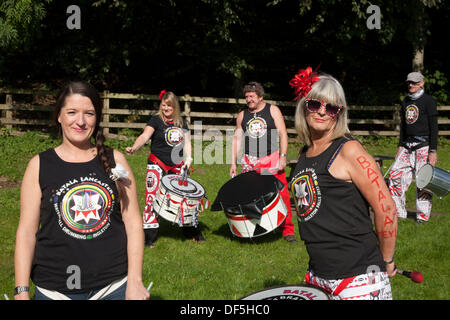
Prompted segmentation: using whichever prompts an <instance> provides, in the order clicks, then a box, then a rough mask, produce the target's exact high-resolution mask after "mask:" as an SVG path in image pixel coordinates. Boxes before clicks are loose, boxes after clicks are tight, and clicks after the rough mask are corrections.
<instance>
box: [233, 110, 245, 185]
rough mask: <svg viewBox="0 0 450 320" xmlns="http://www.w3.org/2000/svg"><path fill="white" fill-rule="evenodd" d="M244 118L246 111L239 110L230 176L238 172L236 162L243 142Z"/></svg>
mask: <svg viewBox="0 0 450 320" xmlns="http://www.w3.org/2000/svg"><path fill="white" fill-rule="evenodd" d="M243 118H244V112H243V111H241V112H239V114H238V116H237V118H236V130H235V132H234V136H233V143H232V146H231V166H230V177H233V176H235V175H236V174H237V170H236V163H237V156H238V153H239V150H240V149H241V143H242V119H243Z"/></svg>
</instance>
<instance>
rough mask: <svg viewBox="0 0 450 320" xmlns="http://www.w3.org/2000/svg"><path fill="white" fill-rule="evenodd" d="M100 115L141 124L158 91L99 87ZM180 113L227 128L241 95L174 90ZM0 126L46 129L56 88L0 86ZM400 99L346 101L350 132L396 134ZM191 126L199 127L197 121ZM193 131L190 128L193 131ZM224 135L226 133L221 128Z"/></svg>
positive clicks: (290, 120) (290, 107) (446, 112)
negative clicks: (178, 93) (389, 103)
mask: <svg viewBox="0 0 450 320" xmlns="http://www.w3.org/2000/svg"><path fill="white" fill-rule="evenodd" d="M101 97H102V99H103V102H104V110H103V119H102V122H101V125H102V127H103V128H104V132H105V134H106V135H107V136H108V137H120V136H121V135H122V134H123V133H124V130H125V131H126V130H130V129H131V130H134V131H136V134H138V132H140V130H139V129H142V128H144V127H145V125H146V122H147V120H148V118H149V115H151V114H155V113H156V112H157V110H158V108H159V97H158V96H157V95H148V94H128V93H112V92H108V91H103V92H102V93H101ZM178 98H179V101H180V106H181V109H182V110H181V111H182V115H183V116H184V117H185V119H186V120H187V122H188V124H189V125H190V128H191V129H192V128H193V125H194V124H196V123H197V124H198V123H199V122H197V121H201V130H202V134H205V133H210V134H211V133H212V135H214V136H215V137H217V132H218V131H219V132H222V133H224V132H225V133H226V132H229V130H234V127H235V119H236V116H237V113H238V112H239V110H241V109H242V108H245V105H246V104H245V99H235V98H213V97H194V96H190V95H188V94H186V95H184V96H179V97H178ZM2 100H3V101H4V103H1V104H0V110H1V117H0V128H6V129H11V130H18V131H23V130H28V129H30V130H43V131H45V130H48V128H49V127H51V126H52V125H53V122H52V120H51V118H52V114H53V105H54V100H55V92H49V91H33V90H17V89H16V90H10V89H2V88H0V102H1V101H2ZM266 101H267V102H269V103H272V104H275V105H277V106H279V107H280V109H281V111H282V112H283V115H284V117H285V121H286V127H287V130H288V133H289V136H290V138H291V139H293V138H294V137H295V133H296V132H295V129H294V113H295V103H294V102H287V101H273V100H266ZM438 111H439V120H438V123H439V135H440V136H450V120H449V119H450V106H439V107H438ZM399 123H400V118H399V105H394V106H349V126H350V130H351V132H352V134H354V135H361V136H367V135H382V136H398V132H399ZM196 128H199V126H197V127H196ZM196 133H197V134H198V131H197V130H195V131H194V138H195V137H196V136H195V134H196ZM225 136H226V134H225Z"/></svg>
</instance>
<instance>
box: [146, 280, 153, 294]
mask: <svg viewBox="0 0 450 320" xmlns="http://www.w3.org/2000/svg"><path fill="white" fill-rule="evenodd" d="M152 286H153V281H151V282H150V284H149V285H148V287H147V291H148V292H150V289H151V288H152Z"/></svg>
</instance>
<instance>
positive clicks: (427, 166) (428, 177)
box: [416, 163, 434, 189]
mask: <svg viewBox="0 0 450 320" xmlns="http://www.w3.org/2000/svg"><path fill="white" fill-rule="evenodd" d="M429 170H431V174H430V175H426V176H425V177H422V176H423V175H425V173H428V172H429ZM422 173H423V174H422ZM433 175H434V167H433V166H432V165H431V164H429V163H427V164H425V165H424V166H423V167H422V168H420V169H419V171H418V172H417V175H416V187H417V188H419V189H423V188H425V187H426V186H427V185H428V184H429V183H430V182H431V180H432V179H433ZM422 181H423V182H424V184H423V185H422Z"/></svg>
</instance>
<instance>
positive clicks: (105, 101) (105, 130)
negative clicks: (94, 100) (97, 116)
mask: <svg viewBox="0 0 450 320" xmlns="http://www.w3.org/2000/svg"><path fill="white" fill-rule="evenodd" d="M108 95H109V91H108V90H104V91H103V123H104V124H103V134H104V135H105V137H106V138H107V137H108V135H109V97H108Z"/></svg>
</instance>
